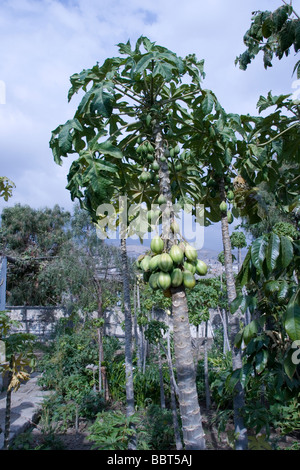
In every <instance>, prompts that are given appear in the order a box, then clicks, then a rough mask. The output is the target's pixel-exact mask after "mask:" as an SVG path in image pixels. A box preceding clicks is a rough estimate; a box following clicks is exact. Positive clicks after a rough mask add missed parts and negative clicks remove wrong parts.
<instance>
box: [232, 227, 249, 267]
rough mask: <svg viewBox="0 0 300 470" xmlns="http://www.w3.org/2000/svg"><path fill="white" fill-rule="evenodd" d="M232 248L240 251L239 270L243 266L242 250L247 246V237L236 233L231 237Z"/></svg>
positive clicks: (238, 232) (241, 233)
mask: <svg viewBox="0 0 300 470" xmlns="http://www.w3.org/2000/svg"><path fill="white" fill-rule="evenodd" d="M230 241H231V246H232V248H237V249H238V269H239V270H240V269H241V266H242V248H245V247H246V246H247V242H246V237H245V234H244V233H243V232H240V231H235V232H233V233H232V234H231V235H230Z"/></svg>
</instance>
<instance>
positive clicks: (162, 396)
mask: <svg viewBox="0 0 300 470" xmlns="http://www.w3.org/2000/svg"><path fill="white" fill-rule="evenodd" d="M157 354H158V368H159V387H160V407H161V408H162V409H165V408H166V399H165V391H164V377H163V370H162V360H161V350H160V344H159V343H158V345H157Z"/></svg>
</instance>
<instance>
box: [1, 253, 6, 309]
mask: <svg viewBox="0 0 300 470" xmlns="http://www.w3.org/2000/svg"><path fill="white" fill-rule="evenodd" d="M6 270H7V259H6V257H5V256H2V257H1V258H0V311H4V310H5V305H6Z"/></svg>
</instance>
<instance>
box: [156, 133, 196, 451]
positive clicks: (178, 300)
mask: <svg viewBox="0 0 300 470" xmlns="http://www.w3.org/2000/svg"><path fill="white" fill-rule="evenodd" d="M153 133H154V139H155V156H156V160H157V161H158V163H159V166H160V169H159V189H160V194H162V195H164V196H165V198H166V200H167V208H168V207H169V208H170V215H171V219H172V218H173V217H174V212H173V211H172V193H171V186H170V178H169V170H168V163H167V161H164V158H163V159H162V160H161V157H164V156H165V148H164V143H163V135H162V131H161V128H160V126H159V125H156V126H154V130H153ZM163 219H164V218H163ZM169 227H170V220H169V221H167V222H166V221H164V220H163V224H162V231H163V233H162V237H165V243H166V248H167V250H169V249H170V248H171V246H172V244H173V240H172V235H171V231H170V230H169ZM171 293H172V313H173V329H174V349H175V364H176V371H177V384H178V390H179V408H180V413H181V420H182V431H183V439H184V444H185V448H186V450H202V449H203V450H204V449H205V440H204V433H203V428H202V417H201V412H200V407H199V402H198V394H197V388H196V373H195V365H194V359H193V350H192V342H191V330H190V324H189V317H188V307H187V299H186V294H185V289H184V286H183V285H182V286H180V287H177V288H172V289H171Z"/></svg>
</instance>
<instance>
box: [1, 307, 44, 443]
mask: <svg viewBox="0 0 300 470" xmlns="http://www.w3.org/2000/svg"><path fill="white" fill-rule="evenodd" d="M16 325H17V322H15V321H13V320H11V319H10V318H9V316H8V315H7V314H6V313H5V312H0V339H1V341H4V343H5V354H6V360H7V362H5V363H3V364H0V373H3V374H7V377H8V388H7V392H6V409H5V430H4V449H5V450H8V448H9V434H10V415H11V394H12V392H13V391H17V390H18V389H19V387H20V385H21V383H22V382H24V381H27V380H29V378H30V372H29V370H30V368H33V366H34V365H35V356H34V354H33V347H34V343H35V340H36V338H35V336H34V335H31V334H28V333H12V334H9V330H10V329H11V327H12V326H16Z"/></svg>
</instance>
